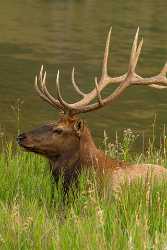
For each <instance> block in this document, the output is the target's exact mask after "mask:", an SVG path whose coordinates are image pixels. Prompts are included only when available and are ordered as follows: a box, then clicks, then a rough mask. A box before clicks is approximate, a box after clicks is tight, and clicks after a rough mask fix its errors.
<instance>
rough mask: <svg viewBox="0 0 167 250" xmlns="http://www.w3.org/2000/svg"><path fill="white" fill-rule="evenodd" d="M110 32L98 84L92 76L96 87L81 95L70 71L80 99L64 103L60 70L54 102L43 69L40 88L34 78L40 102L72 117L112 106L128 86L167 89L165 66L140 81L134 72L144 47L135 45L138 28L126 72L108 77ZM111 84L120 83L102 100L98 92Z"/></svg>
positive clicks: (166, 69)
mask: <svg viewBox="0 0 167 250" xmlns="http://www.w3.org/2000/svg"><path fill="white" fill-rule="evenodd" d="M111 30H112V29H110V30H109V33H108V37H107V41H106V47H105V51H104V59H103V64H102V73H101V77H100V80H99V82H98V81H97V77H95V88H94V89H93V90H92V91H91V92H90V93H88V94H85V93H83V92H82V91H81V90H80V89H79V87H78V86H77V84H76V82H75V77H74V73H75V71H74V68H73V70H72V83H73V86H74V88H75V90H76V91H77V93H78V94H80V95H81V96H82V97H83V98H82V99H81V100H80V101H78V102H75V103H72V104H70V103H67V102H66V101H64V100H63V98H62V96H61V92H60V83H59V70H58V72H57V80H56V86H57V99H55V98H54V97H53V96H52V95H51V94H50V93H49V92H48V90H47V88H46V72H44V73H43V66H42V67H41V71H40V74H39V81H40V87H39V86H38V78H37V77H36V81H35V86H36V89H37V91H38V93H39V95H40V97H41V98H42V99H44V100H45V101H47V102H49V103H50V104H51V105H52V106H54V107H56V108H58V109H61V110H63V111H64V112H66V111H67V112H69V113H70V114H71V115H74V114H78V113H85V112H89V111H92V110H96V109H99V108H101V107H103V106H105V105H107V104H111V103H112V102H113V101H114V100H115V99H116V98H117V97H118V96H120V95H121V94H122V93H123V92H124V91H125V89H126V88H127V87H129V86H130V85H147V86H149V87H152V88H157V89H163V88H167V78H166V73H167V63H166V64H165V65H164V67H163V69H162V70H161V72H160V73H159V74H158V75H156V76H153V77H148V78H143V77H141V76H139V75H137V74H136V73H135V69H136V65H137V62H138V59H139V55H140V52H141V48H142V45H143V39H141V41H140V42H139V44H138V35H139V28H138V29H137V31H136V34H135V38H134V41H133V45H132V49H131V55H130V60H129V68H128V72H127V73H126V74H124V75H121V76H118V77H113V78H112V77H111V76H109V75H108V70H107V64H108V54H109V46H110V37H111ZM110 83H120V84H119V86H118V87H117V88H116V89H115V90H114V92H113V93H112V94H111V95H109V96H108V97H106V98H104V99H102V97H101V91H102V90H103V89H104V88H105V87H106V86H107V85H108V84H110ZM95 97H97V99H98V102H96V103H93V104H90V103H91V102H92V100H93V99H94V98H95Z"/></svg>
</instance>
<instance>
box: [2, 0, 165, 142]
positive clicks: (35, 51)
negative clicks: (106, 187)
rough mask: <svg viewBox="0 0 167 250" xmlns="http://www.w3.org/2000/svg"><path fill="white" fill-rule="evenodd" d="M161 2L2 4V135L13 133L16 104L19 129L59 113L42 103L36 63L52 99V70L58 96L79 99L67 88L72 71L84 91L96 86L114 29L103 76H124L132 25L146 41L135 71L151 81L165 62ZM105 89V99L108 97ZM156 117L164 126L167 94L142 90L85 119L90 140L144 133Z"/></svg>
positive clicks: (52, 0) (136, 89) (10, 0)
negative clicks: (120, 133)
mask: <svg viewBox="0 0 167 250" xmlns="http://www.w3.org/2000/svg"><path fill="white" fill-rule="evenodd" d="M166 10H167V2H166V1H164V0H160V1H156V0H154V1H151V0H150V1H146V0H145V1H144V0H141V1H136V0H127V1H121V0H117V1H111V0H105V1H101V0H96V1H95V0H85V1H79V0H73V1H72V0H71V1H66V0H64V1H63V0H40V1H39V0H35V1H34V0H25V1H21V0H6V1H1V4H0V113H1V118H0V124H1V126H2V127H3V129H5V131H6V132H7V134H9V135H15V134H16V131H17V118H16V111H14V110H13V106H14V107H15V109H17V108H16V106H17V100H18V99H20V100H21V101H23V104H22V105H21V118H20V123H21V129H22V130H27V129H31V128H33V127H36V126H37V125H40V124H42V123H43V122H45V121H49V120H53V119H55V118H57V116H58V114H57V112H56V111H55V110H53V109H52V108H51V107H49V106H48V105H47V104H46V103H44V102H43V101H41V100H40V98H39V97H38V95H37V93H36V92H35V90H34V86H33V83H34V77H35V74H36V73H37V72H38V71H39V69H40V66H41V64H43V65H44V67H45V68H46V69H47V77H48V78H47V79H48V86H49V87H48V88H49V89H50V91H51V92H52V93H53V94H54V93H55V79H56V72H57V69H58V68H59V69H60V72H61V83H62V92H63V95H64V97H65V98H66V99H67V100H69V101H71V100H72V101H74V100H78V99H77V98H78V96H77V95H76V94H75V92H74V90H73V88H72V85H71V75H70V74H71V70H72V67H73V65H74V66H75V67H76V71H77V73H76V79H77V81H78V83H79V86H80V87H81V89H82V90H85V91H86V92H87V91H90V90H91V88H93V87H94V77H95V76H96V75H99V74H100V69H101V62H102V56H103V50H104V44H105V39H106V35H107V32H108V30H109V27H110V26H111V25H112V27H113V32H112V47H111V50H110V63H109V72H110V74H111V75H113V76H117V75H120V74H122V73H124V72H125V71H126V70H127V66H128V59H129V52H130V46H131V44H132V41H133V37H134V33H135V31H136V28H137V26H140V35H141V36H143V37H144V46H143V50H142V55H141V58H140V61H139V65H138V68H137V70H138V72H139V73H140V74H141V75H145V76H150V75H154V74H157V73H158V72H159V71H160V69H161V67H162V66H163V64H164V63H165V61H166V60H167V25H166V23H167V14H166V13H167V12H166ZM111 91H112V89H110V88H107V89H106V91H105V92H104V95H108V94H110V93H111ZM155 113H156V114H157V123H158V126H159V127H160V128H161V127H162V125H163V124H165V123H167V115H166V114H167V90H163V91H158V90H154V89H151V88H147V87H142V86H141V87H133V88H130V89H128V90H127V91H126V92H125V94H124V95H123V96H121V97H120V98H119V99H118V100H117V101H116V102H115V103H114V104H113V105H112V106H109V107H106V108H103V109H101V110H100V111H96V112H92V113H91V114H85V115H84V117H85V118H86V120H87V121H88V123H89V126H90V127H91V128H92V130H93V134H94V135H95V137H96V139H97V140H98V139H100V138H102V137H103V131H104V129H105V130H106V131H107V133H108V134H109V135H113V134H114V133H115V131H116V130H117V131H119V130H123V129H124V128H129V127H130V128H132V129H135V130H137V131H145V133H146V134H149V132H150V131H151V124H152V122H153V120H154V116H155Z"/></svg>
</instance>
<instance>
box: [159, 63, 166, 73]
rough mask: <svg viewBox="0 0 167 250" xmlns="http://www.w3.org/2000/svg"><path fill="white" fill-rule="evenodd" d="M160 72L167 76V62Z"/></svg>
mask: <svg viewBox="0 0 167 250" xmlns="http://www.w3.org/2000/svg"><path fill="white" fill-rule="evenodd" d="M160 74H161V75H162V76H166V74H167V62H166V63H165V65H164V67H163V68H162V70H161V72H160Z"/></svg>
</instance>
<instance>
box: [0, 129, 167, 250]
mask: <svg viewBox="0 0 167 250" xmlns="http://www.w3.org/2000/svg"><path fill="white" fill-rule="evenodd" d="M135 140H136V136H135V135H134V134H133V133H132V132H131V131H130V130H126V131H124V135H123V139H122V141H121V143H118V140H117V139H116V142H115V143H114V144H111V143H109V142H108V139H107V136H106V135H105V140H104V145H105V150H106V152H107V153H108V154H109V155H111V156H112V157H114V158H115V157H116V158H122V159H125V160H128V161H131V162H139V163H140V162H151V163H160V164H162V165H167V161H166V146H167V145H166V137H163V140H162V142H161V147H160V149H158V150H157V149H156V148H155V147H154V139H152V140H151V141H150V143H148V147H147V148H145V149H144V152H143V153H142V154H137V153H135V152H132V149H133V143H134V142H135ZM4 148H5V150H4V152H2V153H1V154H0V249H2V250H3V249H6V250H10V249H22V250H31V249H34V250H38V249H46V250H52V249H60V250H63V249H64V250H65V249H67V250H71V249H78V250H81V249H93V250H95V249H98V250H99V249H100V250H101V249H102V250H103V249H113V250H119V249H120V250H126V249H141V250H143V249H161V250H162V249H164V250H165V249H167V183H160V184H156V185H154V186H153V185H151V184H150V183H147V184H145V185H142V183H138V184H135V185H133V186H131V187H128V186H127V185H125V186H124V187H123V189H122V192H120V193H119V194H117V196H115V195H114V194H113V193H112V192H111V191H109V192H108V191H106V189H102V190H100V191H99V188H98V186H97V183H96V178H95V175H94V173H91V174H90V173H89V174H86V173H83V174H82V176H81V177H80V184H79V186H80V188H79V191H78V193H77V195H76V197H75V199H74V196H73V195H72V194H71V195H70V196H69V199H68V202H63V198H62V197H63V196H62V192H61V183H60V185H59V187H58V188H56V187H55V186H54V185H53V180H52V178H51V175H50V173H49V168H48V163H47V161H45V160H44V159H43V158H40V157H38V156H35V155H33V154H30V153H25V152H22V151H20V150H19V149H16V150H13V149H12V146H11V145H10V144H8V145H6V146H5V147H4ZM141 151H142V150H141ZM53 189H54V197H53Z"/></svg>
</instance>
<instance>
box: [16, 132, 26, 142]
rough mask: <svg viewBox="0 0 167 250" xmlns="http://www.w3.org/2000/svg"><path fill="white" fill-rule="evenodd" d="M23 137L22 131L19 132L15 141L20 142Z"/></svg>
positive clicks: (24, 136)
mask: <svg viewBox="0 0 167 250" xmlns="http://www.w3.org/2000/svg"><path fill="white" fill-rule="evenodd" d="M25 138H26V135H25V133H23V134H20V135H18V136H17V138H16V141H17V142H20V141H22V140H24V139H25Z"/></svg>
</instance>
